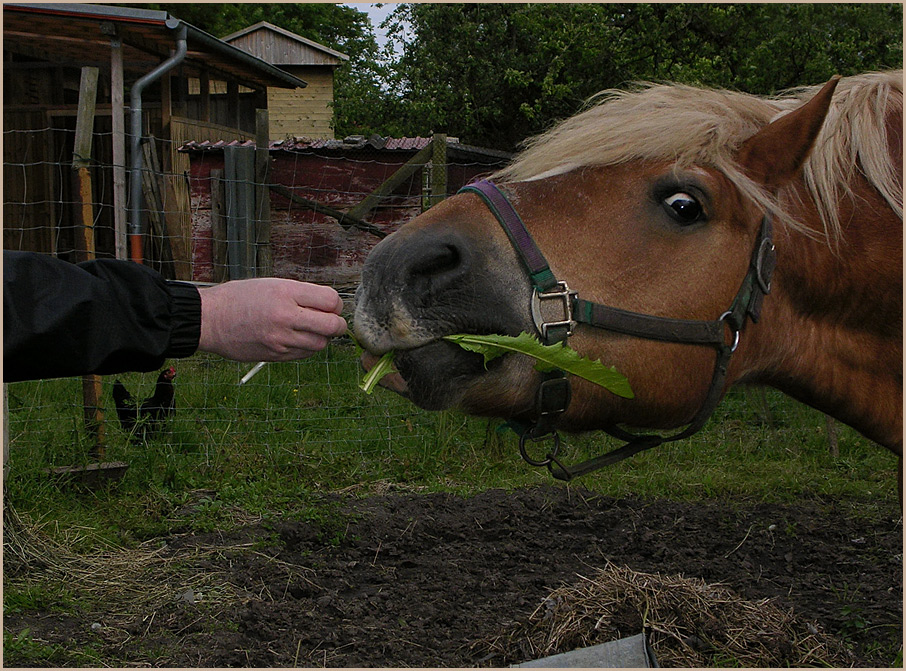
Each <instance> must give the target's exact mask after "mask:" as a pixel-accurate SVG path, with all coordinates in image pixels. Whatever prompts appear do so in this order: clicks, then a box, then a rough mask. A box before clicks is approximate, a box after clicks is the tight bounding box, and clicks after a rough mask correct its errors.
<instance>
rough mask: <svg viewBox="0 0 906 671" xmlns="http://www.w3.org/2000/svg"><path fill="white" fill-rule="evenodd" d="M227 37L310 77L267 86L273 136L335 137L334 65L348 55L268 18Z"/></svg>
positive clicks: (293, 72) (267, 59)
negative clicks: (295, 85)
mask: <svg viewBox="0 0 906 671" xmlns="http://www.w3.org/2000/svg"><path fill="white" fill-rule="evenodd" d="M223 41H224V42H227V43H229V44H232V45H233V46H235V47H239V48H240V49H243V50H245V51H248V52H249V53H250V54H253V55H254V56H257V57H258V58H260V59H261V60H264V61H267V62H268V63H270V64H272V65H276V66H277V67H279V68H281V69H282V70H286V71H287V72H289V73H291V74H293V75H295V76H296V77H299V79H304V80H305V81H306V82H307V83H308V86H307V87H305V88H304V89H285V88H269V89H268V91H267V108H268V110H269V111H270V128H271V137H273V138H291V137H309V138H333V137H334V132H333V127H332V124H331V121H332V119H333V108H332V105H333V81H334V70H335V69H336V68H337V66H339V65H341V64H342V63H343V61H346V60H349V56H347V55H346V54H341V53H340V52H339V51H334V50H333V49H329V48H328V47H325V46H324V45H323V44H318V43H317V42H313V41H311V40H308V39H306V38H304V37H301V36H300V35H296V34H295V33H292V32H290V31H288V30H284V29H283V28H280V27H278V26H275V25H273V24H271V23H268V22H267V21H261V22H260V23H256V24H255V25H253V26H249V27H248V28H244V29H243V30H240V31H238V32H235V33H233V34H232V35H227V36H226V37H224V38H223Z"/></svg>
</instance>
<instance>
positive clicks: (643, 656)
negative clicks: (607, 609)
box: [513, 634, 659, 669]
mask: <svg viewBox="0 0 906 671" xmlns="http://www.w3.org/2000/svg"><path fill="white" fill-rule="evenodd" d="M513 666H514V667H534V668H542V669H601V668H610V669H626V668H633V669H656V668H659V667H658V664H657V660H655V658H654V652H652V650H651V648H649V647H648V641H647V639H646V638H645V634H636V635H635V636H630V637H628V638H621V639H619V640H617V641H610V642H608V643H600V644H598V645H592V646H590V647H588V648H580V649H579V650H573V651H571V652H564V653H561V654H559V655H551V656H550V657H544V658H543V659H535V660H533V661H530V662H523V663H522V664H513Z"/></svg>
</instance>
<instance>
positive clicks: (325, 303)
mask: <svg viewBox="0 0 906 671" xmlns="http://www.w3.org/2000/svg"><path fill="white" fill-rule="evenodd" d="M293 297H294V299H295V301H296V304H297V305H299V307H302V308H314V309H315V310H320V311H321V312H333V313H334V314H340V313H341V312H343V299H342V298H341V297H340V294H338V293H337V292H336V290H335V289H333V288H331V287H326V286H323V285H320V284H311V283H309V282H294V283H293Z"/></svg>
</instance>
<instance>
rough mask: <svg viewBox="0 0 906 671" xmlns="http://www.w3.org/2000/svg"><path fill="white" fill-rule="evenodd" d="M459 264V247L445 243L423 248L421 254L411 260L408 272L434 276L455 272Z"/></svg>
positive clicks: (460, 258)
mask: <svg viewBox="0 0 906 671" xmlns="http://www.w3.org/2000/svg"><path fill="white" fill-rule="evenodd" d="M461 265H462V254H461V253H460V251H459V249H458V248H457V247H456V246H455V245H452V244H449V243H447V244H442V245H439V246H437V247H434V248H432V249H428V250H423V254H422V256H421V257H420V258H418V257H417V258H415V259H414V260H413V262H412V266H411V267H410V268H409V272H410V274H411V275H412V276H413V277H421V278H435V277H440V276H443V275H448V274H450V273H455V272H456V271H457V269H458V268H459V267H460V266H461Z"/></svg>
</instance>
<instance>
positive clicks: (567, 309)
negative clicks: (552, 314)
mask: <svg viewBox="0 0 906 671" xmlns="http://www.w3.org/2000/svg"><path fill="white" fill-rule="evenodd" d="M578 295H579V294H578V292H576V291H570V289H569V287H568V286H567V285H566V282H557V288H556V289H551V290H550V291H543V292H542V291H538V289H537V288H536V289H534V290H533V291H532V319H533V320H534V321H535V327H536V328H537V329H538V332H539V333H540V334H541V339H542V340H543V341H544V342H545V343H546V342H547V341H548V330H549V329H551V328H559V327H564V326H565V327H566V337H569V336H571V335H572V334H573V331H574V330H575V328H576V321H575V320H574V319H573V299H574V298H575V297H576V296H578ZM552 300H553V301H561V303H562V306H563V319H561V320H558V321H552V322H546V321H544V315H542V314H541V303H542V302H544V301H552Z"/></svg>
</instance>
